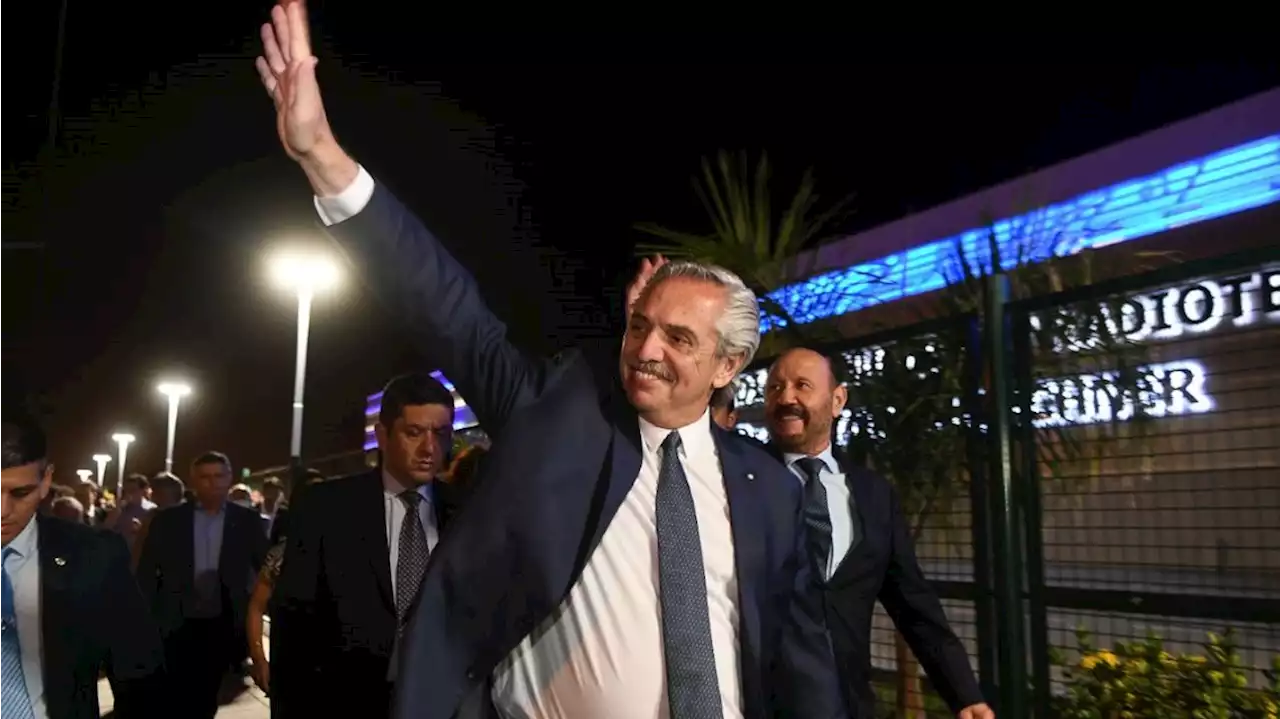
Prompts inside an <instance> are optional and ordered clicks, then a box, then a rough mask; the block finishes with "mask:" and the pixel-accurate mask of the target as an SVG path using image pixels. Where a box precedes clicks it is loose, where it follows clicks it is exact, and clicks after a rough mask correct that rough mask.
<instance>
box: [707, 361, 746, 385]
mask: <svg viewBox="0 0 1280 719" xmlns="http://www.w3.org/2000/svg"><path fill="white" fill-rule="evenodd" d="M718 362H719V367H717V369H716V375H715V377H712V378H711V386H712V387H714V388H715V389H720V388H721V387H724V386H726V385H728V384H729V383H730V382H732V381H733V378H734V377H737V376H738V371H739V370H740V369H741V368H742V357H741V356H737V357H721V358H720V359H719V360H718Z"/></svg>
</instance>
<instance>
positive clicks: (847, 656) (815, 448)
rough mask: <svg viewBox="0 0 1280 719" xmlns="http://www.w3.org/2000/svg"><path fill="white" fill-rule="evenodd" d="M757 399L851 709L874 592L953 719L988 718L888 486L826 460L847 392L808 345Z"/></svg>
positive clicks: (867, 710)
mask: <svg viewBox="0 0 1280 719" xmlns="http://www.w3.org/2000/svg"><path fill="white" fill-rule="evenodd" d="M764 396H765V421H766V423H767V424H768V427H769V435H770V443H771V447H772V449H773V450H774V451H775V452H776V453H777V454H778V455H779V457H780V458H781V459H782V460H783V461H784V462H785V463H786V465H787V466H788V467H789V468H791V470H792V472H793V473H794V474H795V476H796V478H798V479H799V480H800V482H801V483H803V484H804V487H805V524H806V527H807V531H808V549H809V554H810V559H811V561H812V562H813V563H814V565H815V567H816V569H815V574H816V575H818V578H819V580H820V581H821V583H822V586H823V589H824V594H825V600H826V601H825V604H826V615H827V626H828V627H829V629H830V631H831V639H832V644H833V646H834V649H835V654H836V664H837V666H839V668H840V675H841V678H842V679H843V680H844V686H845V691H846V698H847V701H848V702H849V705H850V710H851V712H852V713H854V714H855V715H856V716H865V717H870V716H873V711H874V707H875V695H874V694H873V693H872V691H871V684H870V681H871V616H872V612H873V611H874V609H875V602H876V599H879V600H880V603H881V604H883V605H884V608H885V611H887V612H888V613H889V616H890V617H892V618H893V622H894V624H895V625H897V627H898V630H899V631H900V632H902V634H903V636H905V637H906V639H907V642H908V643H909V644H910V645H911V649H912V651H914V652H915V654H916V657H917V658H918V659H919V660H920V663H921V664H922V665H923V666H924V668H925V671H927V672H928V674H929V678H930V679H932V680H933V685H934V687H935V688H936V689H937V690H938V692H939V693H940V694H941V695H942V697H943V698H944V699H945V700H946V701H947V703H948V704H949V705H950V706H951V708H952V710H953V711H955V712H956V713H957V715H958V716H959V717H960V719H993V717H994V714H992V712H991V710H990V709H989V708H988V707H987V705H986V704H984V703H983V701H982V694H981V693H980V691H979V689H978V684H977V682H976V681H975V680H974V677H973V671H972V669H971V668H970V666H969V656H968V654H967V653H966V652H965V649H964V646H963V645H962V644H961V643H960V640H959V639H957V638H956V635H955V634H954V633H953V632H952V631H951V627H950V625H949V624H948V623H947V617H946V614H945V613H944V612H943V610H942V605H941V603H939V601H938V597H937V595H936V594H935V593H934V591H933V588H932V587H930V586H929V582H928V580H927V579H925V577H924V574H923V573H922V572H921V571H920V565H919V563H918V562H917V561H916V556H915V550H914V549H913V547H912V543H911V533H910V531H908V529H907V523H906V518H905V517H904V516H903V514H902V508H901V506H900V504H899V502H898V497H897V494H896V493H895V492H894V490H893V487H892V486H890V485H889V483H888V482H886V481H885V480H884V479H883V478H881V477H880V476H878V475H876V474H874V473H872V472H869V471H867V470H865V469H862V468H858V467H853V466H849V465H848V464H847V463H840V462H837V461H836V459H835V456H834V454H833V452H832V444H831V437H832V423H833V422H834V420H835V418H837V417H839V416H840V413H841V412H842V411H843V410H844V407H845V402H846V401H847V399H848V395H847V392H846V389H845V387H844V386H843V385H842V384H841V383H840V382H838V381H837V379H836V376H835V373H834V372H833V371H832V367H831V363H830V362H829V361H828V359H827V358H826V357H824V356H822V355H821V354H819V353H817V352H814V351H812V350H808V349H793V350H790V351H788V352H786V353H784V354H783V355H782V356H781V357H779V358H778V360H777V361H776V362H774V364H773V366H772V367H770V368H769V377H768V380H767V381H766V383H765V394H764ZM906 441H910V439H907V440H906Z"/></svg>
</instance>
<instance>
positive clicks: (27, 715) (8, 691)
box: [0, 548, 35, 719]
mask: <svg viewBox="0 0 1280 719" xmlns="http://www.w3.org/2000/svg"><path fill="white" fill-rule="evenodd" d="M13 553H14V551H13V549H11V548H5V550H4V556H3V559H5V560H7V559H8V558H9V557H10V556H11V555H12V554H13ZM0 573H2V574H3V575H4V596H3V597H2V598H0V599H2V601H3V605H4V607H3V609H4V614H3V618H2V620H0V634H3V637H4V638H3V644H4V655H3V662H4V684H3V687H2V688H3V695H0V699H3V702H4V719H35V712H34V711H32V709H31V696H30V695H29V694H27V680H26V677H25V676H23V674H22V642H21V641H20V640H19V638H18V621H17V615H16V613H15V612H14V608H13V582H11V581H9V570H8V569H4V568H2V566H0Z"/></svg>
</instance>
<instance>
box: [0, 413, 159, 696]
mask: <svg viewBox="0 0 1280 719" xmlns="http://www.w3.org/2000/svg"><path fill="white" fill-rule="evenodd" d="M3 431H4V437H3V457H4V469H3V478H2V480H0V491H3V505H4V512H3V540H4V621H3V623H4V627H3V634H4V659H3V661H4V695H3V705H4V716H5V719H43V717H57V718H58V719H61V718H63V717H68V718H77V717H96V716H98V678H99V672H100V671H102V670H105V671H106V674H107V678H108V679H109V680H110V682H111V690H112V692H113V694H114V695H115V715H116V716H118V717H121V718H122V719H129V717H143V716H146V717H150V716H161V715H162V711H163V710H164V708H165V699H166V696H165V684H164V679H163V670H164V652H163V650H162V648H161V645H160V634H159V632H158V631H157V630H156V625H155V623H154V622H153V621H152V619H151V616H150V615H149V614H148V613H147V610H146V606H145V605H144V604H143V602H142V596H141V595H140V594H139V593H138V587H137V585H136V584H135V583H134V581H133V575H132V573H131V572H130V571H129V552H128V549H127V548H126V547H125V543H124V540H123V539H121V538H120V536H119V535H116V534H113V533H109V532H102V531H97V530H94V529H91V528H89V527H86V526H84V525H83V524H76V523H71V522H67V521H64V520H61V519H55V518H53V517H47V516H38V517H37V516H35V515H36V509H37V507H38V506H39V505H40V501H41V500H42V499H43V498H44V496H45V495H46V494H47V493H48V492H49V484H50V481H51V479H52V477H53V465H51V464H50V463H49V461H48V458H47V453H46V444H45V436H44V433H43V431H42V430H41V429H40V427H39V425H38V424H36V423H35V422H34V421H33V420H31V419H30V418H29V417H25V416H21V415H19V416H12V417H10V416H6V417H5V419H4V430H3Z"/></svg>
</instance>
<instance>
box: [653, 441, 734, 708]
mask: <svg viewBox="0 0 1280 719" xmlns="http://www.w3.org/2000/svg"><path fill="white" fill-rule="evenodd" d="M656 504H657V507H656V509H657V512H656V514H657V529H658V592H659V598H660V599H661V601H662V649H663V653H664V654H665V655H666V665H667V703H668V705H669V706H670V709H671V719H721V717H722V716H723V715H724V706H723V702H722V700H721V698H720V682H719V680H718V679H717V677H716V655H715V649H714V647H713V646H712V644H711V617H710V615H709V613H708V610H707V579H706V571H705V569H704V568H703V564H702V543H701V541H700V540H699V538H698V517H697V515H696V514H695V513H694V510H693V493H692V492H691V491H690V489H689V480H688V478H687V477H685V474H684V468H683V467H681V466H680V434H679V433H678V432H672V433H671V434H668V435H667V438H666V439H664V440H663V441H662V465H661V469H660V471H659V472H658V493H657V502H656Z"/></svg>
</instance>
